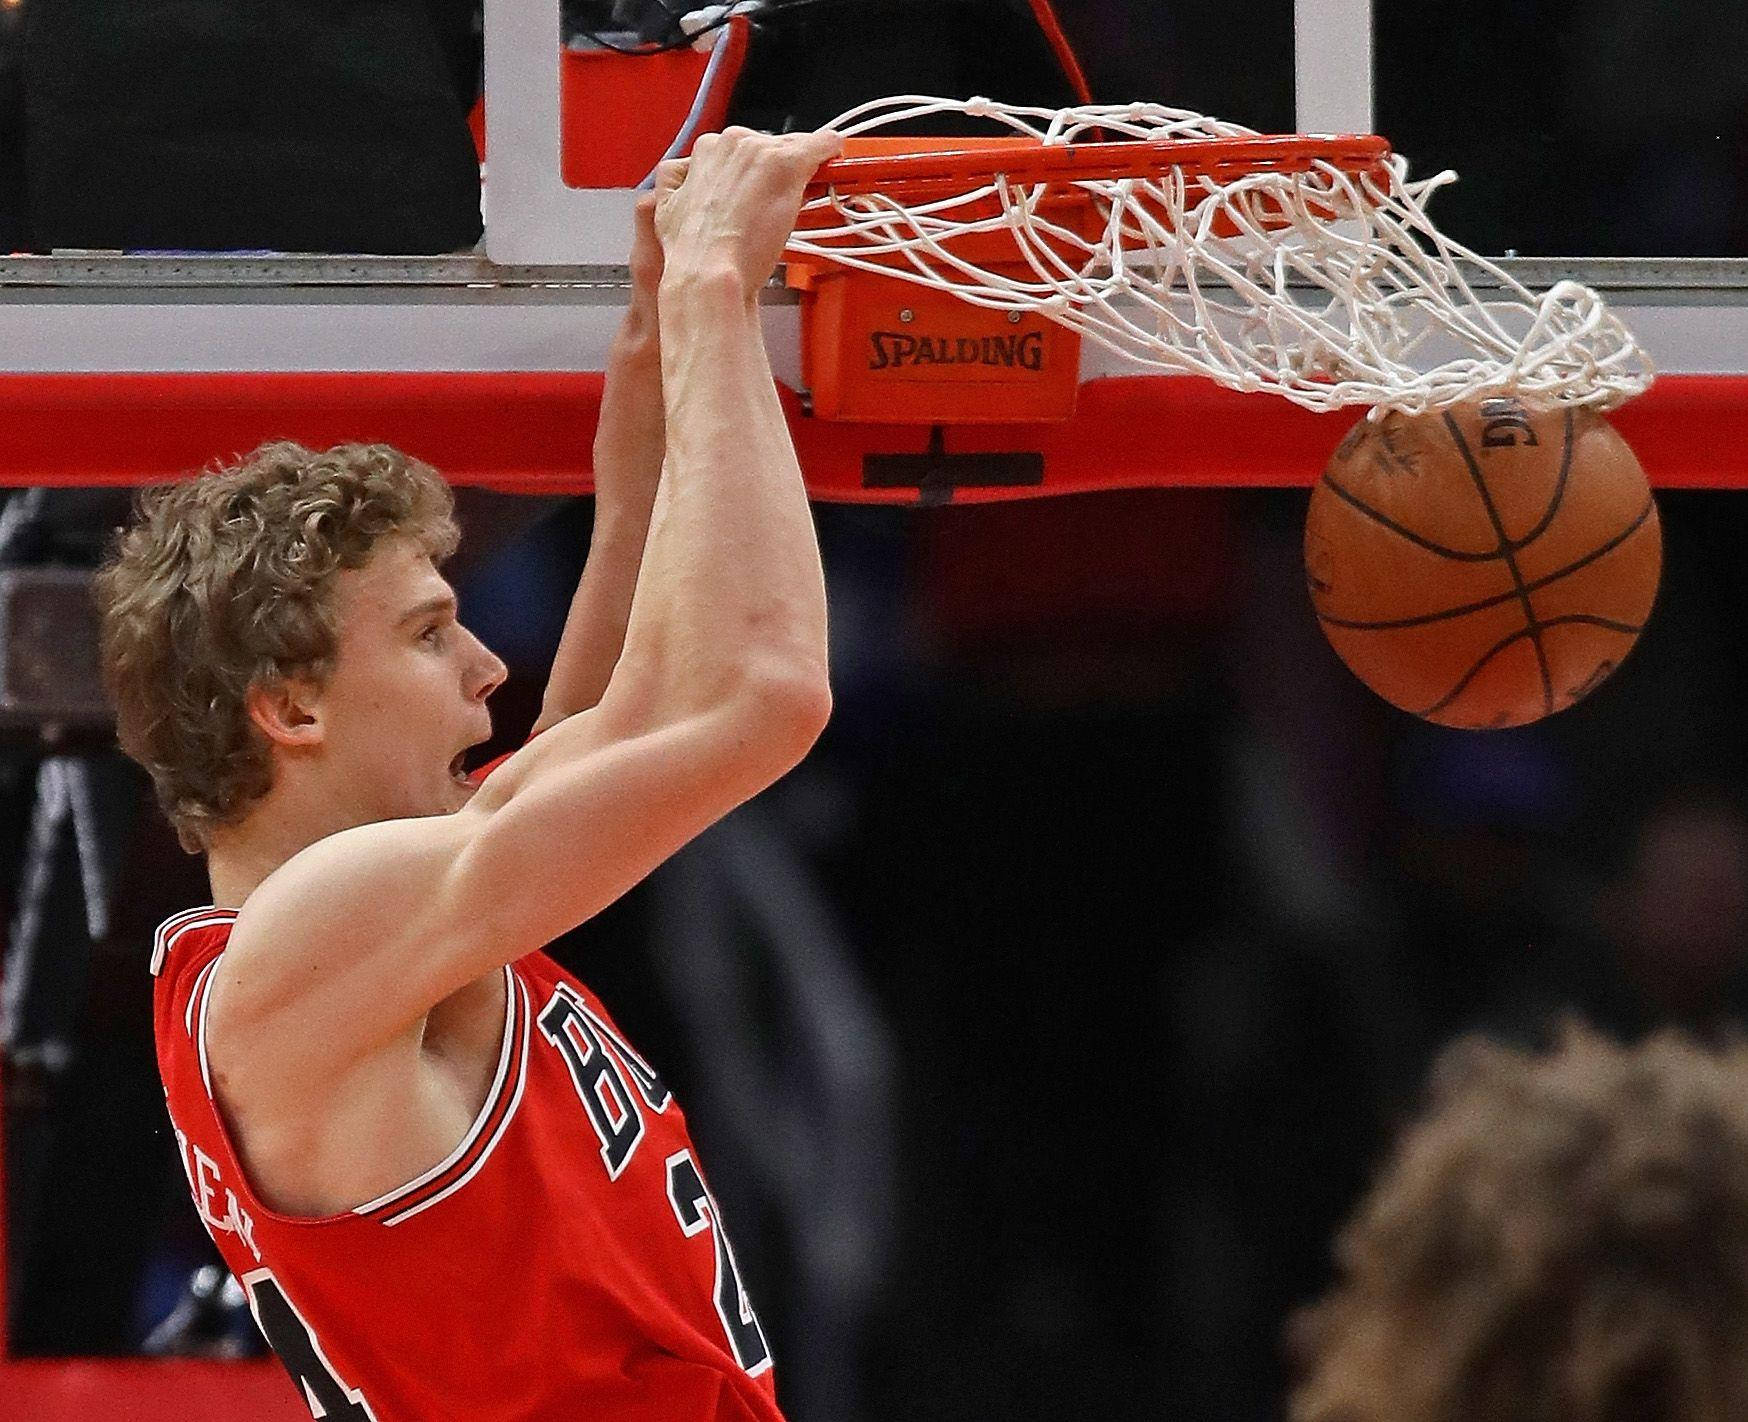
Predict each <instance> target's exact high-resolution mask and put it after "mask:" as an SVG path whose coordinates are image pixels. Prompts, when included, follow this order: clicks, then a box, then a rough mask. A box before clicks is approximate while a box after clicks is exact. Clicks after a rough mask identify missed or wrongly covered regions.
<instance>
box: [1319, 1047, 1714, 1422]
mask: <svg viewBox="0 0 1748 1422" xmlns="http://www.w3.org/2000/svg"><path fill="white" fill-rule="evenodd" d="M1336 1259H1337V1265H1338V1268H1339V1272H1340V1277H1339V1281H1338V1282H1337V1284H1336V1286H1335V1288H1334V1289H1333V1290H1332V1292H1331V1293H1330V1294H1329V1295H1328V1296H1327V1297H1326V1298H1324V1299H1323V1300H1322V1301H1321V1302H1319V1303H1318V1304H1316V1305H1315V1306H1314V1307H1313V1308H1311V1309H1309V1310H1307V1311H1306V1312H1305V1313H1303V1314H1301V1315H1300V1317H1299V1318H1298V1319H1297V1320H1295V1323H1294V1326H1293V1337H1292V1343H1293V1345H1294V1351H1295V1353H1296V1354H1297V1358H1298V1361H1299V1362H1300V1363H1301V1364H1302V1365H1303V1367H1304V1377H1303V1381H1302V1383H1301V1385H1300V1387H1299V1388H1298V1390H1297V1392H1296V1394H1295V1396H1294V1399H1293V1405H1292V1417H1293V1419H1294V1422H1459V1419H1462V1422H1481V1420H1482V1419H1486V1420H1487V1422H1532V1419H1534V1420H1535V1422H1541V1419H1555V1418H1558V1419H1560V1422H1712V1419H1716V1422H1722V1420H1723V1419H1725V1418H1734V1417H1742V1416H1748V1047H1742V1046H1737V1047H1733V1048H1731V1049H1729V1050H1727V1051H1724V1052H1719V1053H1713V1052H1708V1051H1704V1050H1701V1049H1700V1048H1698V1047H1696V1046H1695V1045H1693V1044H1692V1043H1691V1042H1689V1041H1687V1040H1686V1039H1684V1038H1681V1037H1678V1036H1676V1035H1674V1034H1664V1035H1662V1036H1659V1037H1656V1038H1653V1039H1652V1040H1650V1041H1649V1042H1647V1043H1645V1044H1644V1045H1642V1046H1639V1047H1636V1048H1632V1049H1626V1048H1621V1047H1618V1046H1616V1045H1614V1044H1613V1043H1611V1042H1610V1041H1608V1040H1606V1039H1604V1038H1602V1037H1600V1036H1597V1035H1595V1034H1594V1033H1592V1032H1589V1031H1587V1030H1584V1029H1580V1028H1577V1027H1568V1028H1567V1029H1566V1031H1565V1033H1564V1035H1563V1037H1562V1040H1561V1042H1560V1044H1559V1046H1558V1047H1557V1048H1556V1049H1555V1050H1553V1051H1551V1052H1548V1053H1545V1054H1531V1053H1527V1052H1522V1051H1518V1050H1514V1049H1508V1048H1505V1047H1501V1046H1496V1045H1493V1044H1491V1043H1488V1042H1484V1041H1481V1040H1478V1039H1470V1040H1465V1041H1463V1042H1460V1043H1458V1044H1457V1045H1456V1046H1455V1047H1453V1048H1451V1049H1449V1050H1448V1051H1447V1052H1446V1054H1445V1056H1444V1057H1443V1058H1442V1060H1441V1062H1440V1064H1439V1066H1438V1067H1437V1069H1436V1071H1435V1074H1434V1082H1433V1089H1432V1093H1431V1102H1430V1106H1429V1109H1428V1110H1427V1112H1426V1114H1425V1116H1424V1117H1423V1118H1422V1119H1421V1120H1420V1121H1419V1122H1418V1123H1417V1124H1416V1125H1415V1126H1414V1127H1413V1128H1412V1129H1411V1130H1410V1131H1409V1132H1408V1134H1407V1135H1406V1136H1405V1137H1404V1139H1403V1140H1402V1141H1401V1142H1400V1143H1399V1145H1398V1147H1397V1149H1396V1152H1395V1154H1394V1156H1393V1158H1392V1159H1391V1160H1390V1161H1389V1163H1388V1165H1387V1166H1386V1168H1385V1170H1384V1172H1383V1174H1382V1176H1381V1178H1380V1179H1379V1180H1378V1182H1377V1183H1376V1185H1375V1186H1374V1187H1373V1189H1372V1192H1371V1194H1370V1196H1369V1197H1368V1198H1367V1199H1366V1200H1365V1201H1364V1203H1363V1204H1362V1206H1361V1208H1360V1210H1359V1212H1358V1214H1357V1215H1356V1217H1355V1218H1354V1219H1353V1220H1352V1221H1351V1222H1350V1224H1349V1225H1348V1227H1347V1228H1346V1230H1345V1231H1344V1232H1343V1233H1342V1235H1341V1236H1340V1239H1339V1241H1338V1244H1337V1248H1336Z"/></svg>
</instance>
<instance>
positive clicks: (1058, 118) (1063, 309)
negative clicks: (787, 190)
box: [787, 96, 1653, 422]
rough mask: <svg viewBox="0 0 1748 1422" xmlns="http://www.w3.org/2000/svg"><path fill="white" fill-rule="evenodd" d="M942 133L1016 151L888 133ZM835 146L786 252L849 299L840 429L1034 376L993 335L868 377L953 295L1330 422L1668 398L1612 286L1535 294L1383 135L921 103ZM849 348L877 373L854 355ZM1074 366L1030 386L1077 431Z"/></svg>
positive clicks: (945, 339)
mask: <svg viewBox="0 0 1748 1422" xmlns="http://www.w3.org/2000/svg"><path fill="white" fill-rule="evenodd" d="M940 114H953V115H967V116H971V117H975V118H980V119H986V120H990V121H992V122H993V123H995V124H998V125H1000V126H1002V127H1005V128H1006V129H1007V130H1008V131H1009V132H1010V134H1011V135H1012V136H1011V137H1008V138H998V139H982V140H972V139H916V138H893V137H881V138H870V137H867V135H870V134H874V133H876V132H877V131H879V130H882V129H886V128H889V127H891V126H892V125H895V124H901V123H913V122H915V121H917V120H926V119H928V118H931V117H933V116H935V115H940ZM832 126H833V127H834V128H837V129H838V130H840V131H841V132H842V133H844V134H845V135H846V137H847V139H848V143H847V145H846V152H845V156H844V157H843V158H842V159H840V160H838V161H837V162H834V163H830V164H828V165H826V167H825V168H823V169H822V170H821V171H820V174H819V177H818V179H817V180H816V181H815V183H814V185H813V186H812V187H811V188H810V190H809V199H808V202H807V204H806V206H805V207H804V208H803V209H802V214H801V219H800V222H799V225H798V227H797V230H796V233H795V236H794V237H793V238H792V239H791V242H790V247H789V252H788V255H787V261H788V263H789V280H790V282H791V284H792V285H795V286H798V287H800V288H801V289H802V290H803V291H805V292H809V293H812V294H813V295H812V296H811V297H810V298H808V299H809V300H810V301H811V302H812V303H813V305H814V306H816V307H819V306H820V302H821V297H822V294H823V295H829V297H830V298H831V300H830V301H829V302H827V303H826V304H825V306H824V307H823V308H822V309H820V310H819V311H817V312H813V313H810V319H809V322H808V328H809V330H808V333H807V334H809V335H810V337H811V339H810V343H809V350H808V351H807V352H806V359H807V361H808V364H809V366H810V380H811V382H812V384H813V385H814V386H815V387H816V389H815V393H816V397H817V395H818V387H819V386H821V385H824V386H826V387H827V388H828V390H829V391H830V392H831V393H830V396H829V400H828V404H829V405H830V407H831V408H830V409H828V410H827V411H825V413H828V414H829V413H834V412H835V413H839V414H841V415H845V416H846V417H856V418H867V417H868V416H867V415H866V414H865V413H858V412H862V411H865V410H866V409H867V408H869V407H870V406H873V407H877V408H879V409H880V410H881V411H882V412H883V413H882V415H881V416H880V417H881V418H886V419H900V420H903V419H910V420H917V421H922V422H942V421H947V422H951V421H954V420H958V419H975V418H978V417H979V416H978V414H977V413H976V412H977V411H978V410H987V409H988V408H989V407H988V401H987V400H986V399H985V398H984V396H985V395H986V394H987V393H988V392H987V387H990V386H992V385H993V386H995V387H1001V388H1005V386H1004V384H1003V382H1004V380H1005V377H1006V374H1007V372H1008V371H1009V369H1010V368H1015V369H1017V367H1014V366H1013V363H1012V362H1008V364H1007V365H1004V364H1003V360H1004V358H1005V356H1006V353H1007V351H1008V347H1007V346H1005V345H1000V344H998V345H996V346H993V347H992V346H990V345H989V344H988V341H989V340H990V339H991V336H990V335H989V332H988V331H987V330H984V329H978V330H972V331H969V332H967V333H963V334H961V333H959V332H958V331H957V330H956V329H955V330H954V331H949V332H948V333H947V334H944V335H939V336H928V337H926V338H925V337H921V336H919V337H916V338H910V337H903V336H900V337H898V338H897V339H899V340H900V341H901V342H902V341H903V340H905V339H913V340H916V341H922V340H925V339H926V340H927V342H928V344H919V345H914V346H913V347H911V348H910V349H911V351H912V354H913V355H914V354H916V353H917V352H922V353H923V354H924V355H926V357H927V359H921V358H919V360H918V361H917V362H916V363H915V364H914V365H913V367H912V368H911V369H910V370H909V371H908V374H907V378H905V379H901V380H898V381H888V382H886V383H885V384H884V385H880V386H879V387H878V389H873V388H870V387H869V386H868V383H867V381H866V380H865V378H864V377H865V374H866V373H865V372H864V371H862V369H861V368H860V367H861V365H863V364H868V365H872V366H879V368H880V371H881V372H884V371H885V370H886V369H887V367H886V366H884V365H881V363H880V359H879V355H880V353H882V350H883V348H881V347H879V346H878V342H877V341H876V344H875V345H874V346H868V344H867V342H868V341H870V340H875V338H876V337H879V336H881V335H882V333H881V332H880V331H877V330H874V329H873V327H874V326H875V325H878V323H879V322H880V321H881V320H882V319H890V318H889V317H887V316H884V315H882V314H881V312H882V311H883V310H884V308H889V307H891V306H892V305H893V303H894V298H893V295H892V293H893V291H894V290H896V288H894V287H892V286H891V285H890V283H892V282H897V283H903V284H905V286H906V287H908V288H911V289H912V290H911V292H910V296H909V299H908V304H905V303H904V302H902V301H901V302H900V303H899V304H901V305H903V306H904V310H903V311H902V312H901V313H900V314H901V315H902V316H904V317H906V318H907V324H908V325H910V326H912V327H917V326H918V323H919V319H920V317H921V315H923V314H926V315H927V316H928V317H929V318H930V319H932V320H933V321H935V322H936V323H937V324H939V323H940V322H942V321H947V322H948V323H949V324H951V320H952V318H949V317H948V316H947V315H946V314H945V313H946V308H945V307H942V306H938V305H933V304H927V302H926V294H927V293H939V294H942V295H943V296H950V297H951V298H953V299H954V300H955V301H956V302H958V303H968V304H969V306H970V307H973V308H979V309H981V310H982V311H983V312H985V313H990V316H989V318H988V319H990V320H994V321H1001V320H1005V321H1007V322H1008V323H1010V325H1011V324H1014V323H1026V322H1031V321H1033V320H1034V319H1035V318H1048V320H1049V321H1050V322H1053V323H1055V324H1056V325H1058V326H1060V327H1063V328H1066V330H1067V331H1068V332H1070V333H1073V335H1074V336H1075V337H1080V338H1084V339H1086V340H1090V341H1094V342H1097V343H1098V344H1099V345H1101V346H1104V347H1106V348H1108V349H1110V350H1112V351H1115V352H1117V353H1119V354H1121V355H1123V356H1125V357H1127V358H1128V359H1129V360H1131V361H1132V362H1134V363H1136V364H1138V365H1140V366H1141V367H1143V368H1146V369H1150V370H1154V371H1165V372H1170V373H1174V374H1191V375H1202V376H1206V377H1208V378H1210V379H1212V380H1215V381H1218V382H1219V383H1220V384H1222V385H1225V386H1227V387H1229V388H1232V389H1235V390H1244V391H1263V390H1266V391H1271V392H1273V393H1275V394H1278V395H1283V396H1285V397H1286V398H1287V399H1289V400H1292V401H1293V402H1295V403H1296V404H1299V405H1303V406H1305V407H1306V408H1308V409H1312V410H1330V409H1334V408H1337V407H1340V406H1346V405H1372V406H1385V407H1390V408H1395V409H1400V410H1405V411H1412V412H1419V411H1423V410H1427V409H1434V408H1442V407H1446V406H1450V405H1454V404H1457V403H1459V402H1464V401H1472V400H1479V399H1485V398H1487V397H1489V396H1504V395H1510V396H1513V397H1515V398H1517V399H1518V400H1520V401H1523V402H1525V403H1526V404H1529V405H1531V406H1547V405H1555V404H1573V405H1584V406H1590V407H1593V408H1596V409H1601V410H1606V409H1611V408H1613V407H1614V406H1617V405H1619V404H1621V403H1622V402H1624V401H1625V400H1628V399H1630V398H1631V397H1632V396H1634V395H1637V394H1639V393H1640V392H1642V391H1643V390H1644V389H1645V388H1646V387H1647V386H1648V385H1649V384H1650V382H1651V377H1652V373H1653V372H1652V368H1651V363H1650V361H1649V359H1648V358H1647V356H1646V355H1645V353H1644V352H1643V351H1642V350H1641V349H1640V347H1639V346H1638V344H1637V343H1636V342H1635V341H1634V339H1633V337H1632V334H1631V333H1630V332H1629V331H1628V330H1627V329H1626V327H1625V326H1624V325H1622V324H1621V322H1620V321H1619V320H1618V319H1617V318H1616V317H1615V316H1613V315H1612V314H1611V313H1610V312H1609V311H1608V310H1607V308H1606V307H1605V306H1604V305H1603V302H1602V300H1601V298H1600V297H1598V296H1597V295H1596V293H1595V292H1593V291H1591V290H1590V289H1589V288H1588V287H1584V286H1581V285H1579V284H1578V283H1576V282H1560V283H1559V284H1557V285H1556V286H1554V287H1553V288H1552V289H1551V290H1549V291H1548V292H1546V293H1543V294H1537V293H1535V292H1532V291H1530V290H1529V289H1528V288H1527V287H1525V286H1524V285H1523V284H1522V283H1521V282H1519V281H1517V280H1516V279H1515V278H1514V277H1512V276H1511V274H1510V273H1509V272H1507V271H1506V270H1505V269H1504V268H1502V267H1501V266H1500V265H1499V264H1497V263H1495V262H1491V261H1489V260H1487V259H1486V258H1485V257H1482V256H1479V255H1477V254H1476V253H1474V252H1471V251H1469V250H1468V249H1467V248H1465V247H1463V246H1460V245H1459V244H1458V243H1456V242H1454V241H1452V240H1451V239H1449V238H1447V237H1445V236H1444V235H1443V234H1442V233H1440V232H1439V230H1438V229H1437V227H1435V226H1434V225H1433V223H1432V221H1431V219H1430V218H1429V217H1428V216H1427V214H1426V210H1425V204H1426V201H1427V199H1428V198H1429V197H1430V196H1431V195H1432V193H1434V192H1435V191H1437V190H1438V189H1439V188H1441V187H1443V186H1444V185H1445V184H1447V183H1449V182H1451V181H1453V180H1454V178H1455V174H1453V173H1449V172H1445V173H1440V174H1438V175H1436V176H1434V177H1432V178H1427V179H1420V180H1414V181H1411V180H1410V179H1409V178H1408V165H1407V162H1406V161H1405V160H1404V159H1402V158H1401V157H1399V156H1397V155H1396V154H1394V153H1392V152H1391V151H1390V149H1389V146H1388V144H1387V143H1386V142H1385V141H1384V140H1383V139H1381V138H1375V137H1354V136H1345V137H1333V138H1326V137H1317V136H1311V135H1289V136H1279V137H1276V136H1269V135H1264V134H1258V133H1256V132H1254V131H1252V130H1250V129H1247V128H1243V127H1240V126H1239V125H1237V124H1231V123H1225V122H1222V121H1219V120H1216V119H1210V118H1206V117H1204V116H1203V115H1200V114H1196V113H1191V112H1188V111H1186V110H1182V109H1170V108H1165V107H1163V106H1160V105H1156V104H1131V105H1126V106H1097V105H1086V106H1082V107H1078V108H1070V109H1062V110H1053V109H1039V108H1021V107H1015V106H1011V105H1004V104H997V103H994V102H991V101H989V100H985V99H972V100H966V101H960V100H951V99H933V98H919V97H911V96H906V97H901V98H893V99H885V100H881V101H878V102H876V103H872V104H867V105H864V106H862V107H861V108H857V109H853V110H851V111H850V112H849V113H846V114H844V115H843V116H841V117H840V118H838V119H837V120H835V121H834V123H833V125H832ZM840 277H848V278H849V283H848V284H847V285H841V284H840V285H841V289H840V285H834V281H835V279H837V278H840ZM919 302H923V303H925V304H924V305H923V306H922V308H921V310H920V311H919V309H918V303H919ZM875 308H880V309H881V310H879V311H877V310H876V309H875ZM957 309H958V310H959V311H960V312H961V313H963V312H964V311H965V305H963V304H961V305H960V306H959V307H958V308H957ZM960 319H961V322H962V321H963V319H968V318H960ZM828 325H829V334H828V333H827V332H826V330H825V329H824V327H825V326H828ZM815 327H819V328H820V329H817V330H816V329H814V328H815ZM998 334H999V332H998ZM846 338H849V340H851V341H852V342H860V343H861V344H862V346H863V348H864V349H873V350H875V351H876V352H877V355H876V357H875V358H872V359H871V360H870V361H867V362H862V361H861V360H860V358H859V356H856V355H850V354H848V353H847V352H846V351H845V349H844V347H845V345H846ZM893 349H899V350H903V349H905V347H904V346H903V345H902V343H901V344H900V345H899V346H897V347H894V348H893ZM960 353H963V354H964V355H965V357H966V359H965V360H963V361H961V360H959V359H957V356H958V354H960ZM991 353H993V358H986V357H990V356H991ZM1074 354H1075V352H1074V351H1073V349H1072V347H1071V348H1069V349H1065V350H1064V351H1063V352H1062V356H1063V358H1062V359H1059V360H1058V361H1057V362H1056V363H1055V365H1054V366H1053V367H1052V368H1051V369H1050V370H1049V371H1048V372H1046V371H1045V370H1044V369H1043V368H1042V365H1040V367H1039V368H1038V369H1036V370H1028V371H1024V372H1022V373H1023V374H1026V375H1031V376H1038V377H1041V378H1043V380H1044V383H1045V385H1047V386H1048V391H1049V392H1050V393H1049V394H1048V397H1047V398H1045V399H1044V403H1046V404H1048V405H1049V406H1050V407H1051V408H1050V411H1049V413H1048V415H1047V416H1046V417H1065V416H1066V414H1067V413H1071V412H1072V408H1073V398H1072V397H1073V390H1072V383H1073V380H1074V378H1075V376H1074V371H1073V369H1069V370H1066V371H1065V370H1064V367H1065V366H1070V367H1072V366H1074V365H1075V361H1074V360H1073V359H1071V357H1072V356H1073V355H1074ZM925 366H926V367H928V369H926V370H920V371H919V369H918V367H925ZM947 367H955V368H954V369H952V370H948V369H946V368H947ZM957 367H963V369H960V368H957ZM955 383H958V384H960V385H961V387H962V388H961V390H960V392H959V393H960V395H961V396H962V397H964V398H961V399H959V400H957V402H955V400H954V398H953V395H952V392H951V389H950V388H949V387H951V386H952V385H954V384H955ZM1065 383H1066V387H1067V389H1066V393H1067V400H1066V404H1067V408H1066V409H1065V410H1064V409H1061V408H1060V407H1061V406H1062V404H1063V399H1062V396H1063V393H1064V390H1065ZM1007 384H1009V385H1012V386H1013V389H1014V391H1015V392H1016V395H1015V399H1016V400H1017V402H1018V403H1019V404H1020V405H1022V406H1023V405H1025V404H1026V403H1027V402H1028V401H1032V400H1033V399H1034V395H1032V394H1028V393H1025V392H1026V390H1027V389H1028V387H1027V386H1026V384H1025V382H1024V381H1018V383H1015V382H1011V381H1010V382H1007ZM1037 388H1038V389H1039V390H1040V391H1042V390H1043V388H1044V386H1042V385H1040V386H1038V387H1037ZM944 391H945V392H946V394H945V400H944V403H943V392H944ZM1040 398H1042V397H1040ZM1034 408H1037V407H1036V406H1034ZM967 412H970V413H967ZM982 417H983V418H1003V417H1011V416H1001V415H994V416H991V415H989V414H984V415H983V416H982Z"/></svg>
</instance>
